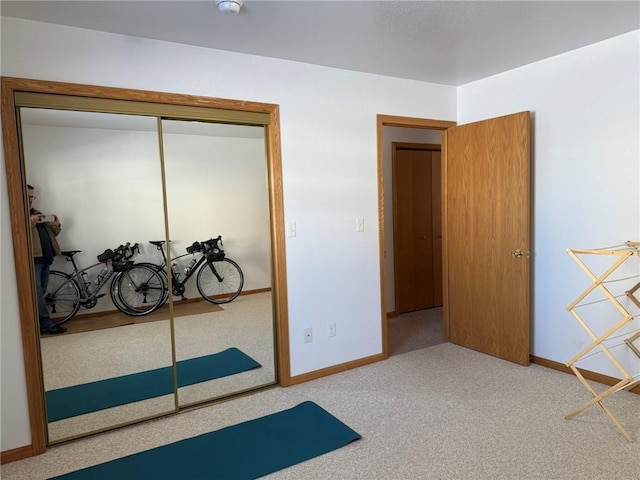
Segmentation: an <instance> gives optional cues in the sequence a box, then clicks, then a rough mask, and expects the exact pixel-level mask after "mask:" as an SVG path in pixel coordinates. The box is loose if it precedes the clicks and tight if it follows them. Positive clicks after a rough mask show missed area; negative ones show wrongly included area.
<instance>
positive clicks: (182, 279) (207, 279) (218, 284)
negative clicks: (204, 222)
mask: <svg viewBox="0 0 640 480" xmlns="http://www.w3.org/2000/svg"><path fill="white" fill-rule="evenodd" d="M149 243H151V244H152V245H155V246H156V248H157V249H158V250H159V251H160V253H161V254H162V260H163V261H162V264H161V265H156V264H154V263H148V262H147V263H137V264H136V265H141V266H145V267H149V268H153V269H154V270H155V271H156V272H158V273H160V274H161V275H162V276H163V280H164V281H165V285H166V286H167V289H166V292H167V294H166V296H165V298H164V299H163V301H162V303H164V302H166V301H167V298H168V297H169V294H168V292H169V289H168V284H169V282H168V271H167V255H166V253H165V250H164V245H165V243H166V242H165V241H164V240H154V241H150V242H149ZM186 251H187V252H186V253H183V254H182V255H179V256H178V257H175V258H172V259H171V260H172V263H171V269H170V270H169V271H170V272H171V292H172V293H173V295H175V296H179V297H181V298H182V299H183V300H184V299H185V297H184V292H185V288H186V287H185V285H186V284H187V282H188V281H189V280H190V279H191V277H193V275H196V287H197V288H198V292H199V293H200V295H201V296H202V298H204V299H205V300H206V301H208V302H211V303H215V304H223V303H229V302H231V301H233V300H234V299H235V298H237V297H238V295H240V292H241V291H242V287H243V286H244V275H243V273H242V269H241V268H240V266H239V265H238V264H237V263H236V262H234V261H233V260H231V259H230V258H227V257H226V256H225V253H224V250H223V245H222V236H218V237H217V238H211V239H209V240H205V241H203V242H194V243H193V244H192V245H190V246H189V247H187V249H186ZM189 255H191V256H192V257H193V258H192V259H191V261H190V262H189V264H188V265H187V266H186V267H185V268H184V275H183V273H181V272H180V268H179V267H178V264H177V261H178V260H180V259H181V258H183V257H186V256H189ZM198 255H200V257H199V258H198ZM196 272H197V274H196Z"/></svg>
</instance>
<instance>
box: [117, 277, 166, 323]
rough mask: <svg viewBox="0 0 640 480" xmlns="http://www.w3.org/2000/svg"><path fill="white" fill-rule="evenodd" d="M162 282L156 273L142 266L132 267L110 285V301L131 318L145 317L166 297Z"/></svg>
mask: <svg viewBox="0 0 640 480" xmlns="http://www.w3.org/2000/svg"><path fill="white" fill-rule="evenodd" d="M166 291H167V289H166V287H165V286H164V281H163V280H162V277H161V276H160V274H159V273H158V272H156V271H155V270H153V269H152V268H149V267H146V266H144V265H133V266H132V267H131V268H130V269H129V270H126V271H124V272H121V273H119V274H118V276H117V277H116V278H114V279H113V282H112V283H111V299H112V301H113V304H114V305H115V306H116V307H117V308H118V309H119V310H120V311H121V312H122V313H125V314H127V315H131V316H134V317H135V316H141V315H147V314H149V313H151V312H153V311H154V310H156V309H157V308H158V307H160V305H162V300H163V299H164V298H165V296H166V294H167V293H166Z"/></svg>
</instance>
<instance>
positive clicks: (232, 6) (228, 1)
mask: <svg viewBox="0 0 640 480" xmlns="http://www.w3.org/2000/svg"><path fill="white" fill-rule="evenodd" d="M216 3H217V4H218V10H220V11H221V12H223V13H236V14H237V13H238V12H239V11H240V8H241V7H242V0H216Z"/></svg>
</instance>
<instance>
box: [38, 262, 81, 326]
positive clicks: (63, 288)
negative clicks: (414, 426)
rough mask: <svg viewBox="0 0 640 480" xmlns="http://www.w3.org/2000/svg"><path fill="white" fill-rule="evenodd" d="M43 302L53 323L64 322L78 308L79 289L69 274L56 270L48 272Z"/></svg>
mask: <svg viewBox="0 0 640 480" xmlns="http://www.w3.org/2000/svg"><path fill="white" fill-rule="evenodd" d="M44 303H45V305H46V306H47V309H48V310H49V313H50V314H51V321H52V322H53V323H55V324H61V323H64V322H66V321H67V320H69V319H70V318H71V317H73V316H74V315H75V314H76V312H77V311H78V309H79V308H80V289H79V288H78V285H77V284H76V282H74V281H73V279H72V278H71V275H67V274H66V273H64V272H59V271H57V270H51V271H50V272H49V283H48V284H47V292H46V293H45V295H44Z"/></svg>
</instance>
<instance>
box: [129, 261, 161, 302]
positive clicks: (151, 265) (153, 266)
mask: <svg viewBox="0 0 640 480" xmlns="http://www.w3.org/2000/svg"><path fill="white" fill-rule="evenodd" d="M139 265H142V266H143V267H149V268H150V269H152V270H153V271H154V272H156V273H157V274H158V275H160V278H162V283H163V284H164V297H163V298H162V301H161V302H160V305H164V304H165V303H167V300H169V280H168V279H167V272H166V270H165V269H164V267H163V266H160V265H156V264H155V263H150V262H140V263H136V264H135V265H134V267H137V266H139Z"/></svg>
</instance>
